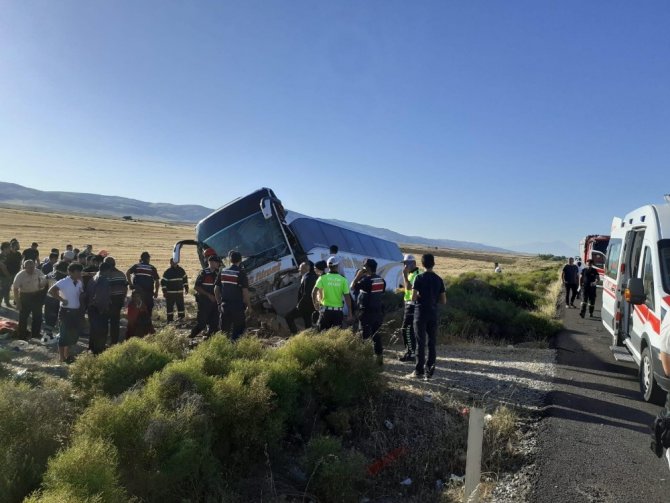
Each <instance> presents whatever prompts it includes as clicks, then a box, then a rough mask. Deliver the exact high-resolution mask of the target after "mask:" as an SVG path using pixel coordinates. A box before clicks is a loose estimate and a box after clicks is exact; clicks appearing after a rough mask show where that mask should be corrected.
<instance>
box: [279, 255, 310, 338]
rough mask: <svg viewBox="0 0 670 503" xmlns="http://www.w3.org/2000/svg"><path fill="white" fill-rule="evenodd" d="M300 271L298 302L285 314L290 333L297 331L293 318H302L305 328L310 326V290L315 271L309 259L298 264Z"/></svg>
mask: <svg viewBox="0 0 670 503" xmlns="http://www.w3.org/2000/svg"><path fill="white" fill-rule="evenodd" d="M298 272H299V273H300V276H301V278H300V288H299V289H298V304H297V305H296V307H295V308H293V309H292V310H291V311H290V312H289V313H288V314H287V315H286V323H287V324H288V328H289V330H290V331H291V333H292V334H297V333H298V327H296V326H295V319H296V318H302V322H303V324H304V326H305V330H307V329H308V328H311V327H312V314H313V313H314V304H313V303H312V290H314V284H315V283H316V278H317V276H316V273H315V272H314V264H313V263H312V261H311V260H308V261H306V262H303V263H302V264H300V268H299V269H298Z"/></svg>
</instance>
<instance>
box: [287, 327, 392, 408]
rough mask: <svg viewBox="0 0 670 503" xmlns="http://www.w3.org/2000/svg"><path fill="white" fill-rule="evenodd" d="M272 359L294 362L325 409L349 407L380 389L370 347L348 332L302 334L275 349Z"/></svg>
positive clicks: (377, 371)
mask: <svg viewBox="0 0 670 503" xmlns="http://www.w3.org/2000/svg"><path fill="white" fill-rule="evenodd" d="M274 357H275V358H277V360H279V361H285V360H286V359H288V360H289V361H295V362H297V364H298V365H299V366H300V368H301V372H300V376H301V378H302V379H304V380H305V383H306V384H307V388H308V389H309V390H311V391H312V392H313V393H314V394H315V395H316V396H317V398H318V399H319V401H320V402H322V403H323V404H324V405H327V406H331V407H332V406H348V405H351V404H353V403H355V402H356V401H358V400H360V399H361V398H364V397H366V396H369V395H370V394H371V393H374V391H375V390H377V389H378V388H379V386H380V375H379V367H378V366H377V365H375V363H374V360H373V357H372V346H371V345H370V344H369V343H367V342H365V341H363V340H362V339H361V338H360V337H357V336H355V335H353V334H352V333H351V331H349V330H342V329H330V330H327V331H325V332H322V333H320V334H314V333H310V332H303V333H301V334H298V335H296V336H295V337H291V339H290V340H289V341H288V342H287V343H286V344H285V345H284V346H282V347H281V348H279V349H277V350H276V352H275V354H274Z"/></svg>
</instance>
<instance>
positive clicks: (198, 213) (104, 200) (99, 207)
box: [0, 182, 509, 253]
mask: <svg viewBox="0 0 670 503" xmlns="http://www.w3.org/2000/svg"><path fill="white" fill-rule="evenodd" d="M289 203H290V202H289ZM0 204H1V205H3V206H9V207H13V208H24V209H33V210H45V211H55V212H74V213H82V214H86V215H91V216H117V217H121V216H125V215H129V216H132V217H134V218H139V219H142V220H158V221H166V222H184V223H193V222H197V221H199V220H201V219H202V218H204V217H205V216H207V215H208V214H209V213H211V212H212V211H213V210H212V209H211V208H206V207H204V206H199V205H194V204H188V205H182V204H169V203H149V202H145V201H139V200H137V199H130V198H127V197H118V196H103V195H99V194H87V193H79V192H58V191H42V190H37V189H31V188H28V187H23V186H22V185H18V184H15V183H7V182H0ZM289 206H290V204H289ZM321 220H324V221H326V222H331V223H333V224H336V225H340V226H342V227H346V228H349V229H352V230H355V231H359V232H363V233H366V234H370V235H372V236H376V237H379V238H382V239H387V240H389V241H394V242H396V243H403V244H412V245H419V246H427V247H431V248H432V247H438V248H454V249H459V250H477V251H488V252H496V253H509V250H505V249H503V248H497V247H495V246H489V245H485V244H481V243H473V242H469V241H456V240H452V239H431V238H424V237H421V236H406V235H404V234H400V233H399V232H395V231H392V230H389V229H385V228H380V227H372V226H370V225H365V224H359V223H355V222H346V221H342V220H335V219H321Z"/></svg>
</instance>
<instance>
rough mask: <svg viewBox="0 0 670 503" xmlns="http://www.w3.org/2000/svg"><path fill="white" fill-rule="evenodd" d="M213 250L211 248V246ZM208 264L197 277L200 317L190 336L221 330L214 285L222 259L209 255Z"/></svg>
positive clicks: (196, 290) (208, 334) (196, 299)
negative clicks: (204, 331)
mask: <svg viewBox="0 0 670 503" xmlns="http://www.w3.org/2000/svg"><path fill="white" fill-rule="evenodd" d="M209 249H210V250H211V248H209ZM207 263H208V266H207V267H205V268H204V269H203V270H202V271H200V273H199V274H198V277H197V278H196V279H195V288H194V289H195V301H196V304H197V305H198V317H197V321H196V325H195V327H193V330H191V335H190V336H189V337H195V336H196V335H198V334H199V333H200V332H202V331H203V330H205V328H206V329H207V332H206V333H205V336H206V337H209V336H210V335H212V334H213V333H215V332H217V331H218V330H219V309H218V306H217V303H216V297H215V296H214V285H215V283H216V277H217V275H218V273H219V267H220V265H221V259H220V258H219V257H217V256H216V255H211V254H210V255H208V256H207Z"/></svg>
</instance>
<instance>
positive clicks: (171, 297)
mask: <svg viewBox="0 0 670 503" xmlns="http://www.w3.org/2000/svg"><path fill="white" fill-rule="evenodd" d="M161 288H162V289H163V297H165V309H166V310H167V322H168V323H172V322H173V321H174V308H175V306H177V318H178V319H180V320H183V319H184V317H185V316H186V311H185V309H184V293H188V277H187V276H186V271H184V269H182V267H181V266H180V265H179V264H178V263H176V262H175V261H174V260H172V259H170V267H168V268H167V269H166V270H165V272H164V273H163V277H162V278H161Z"/></svg>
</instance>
